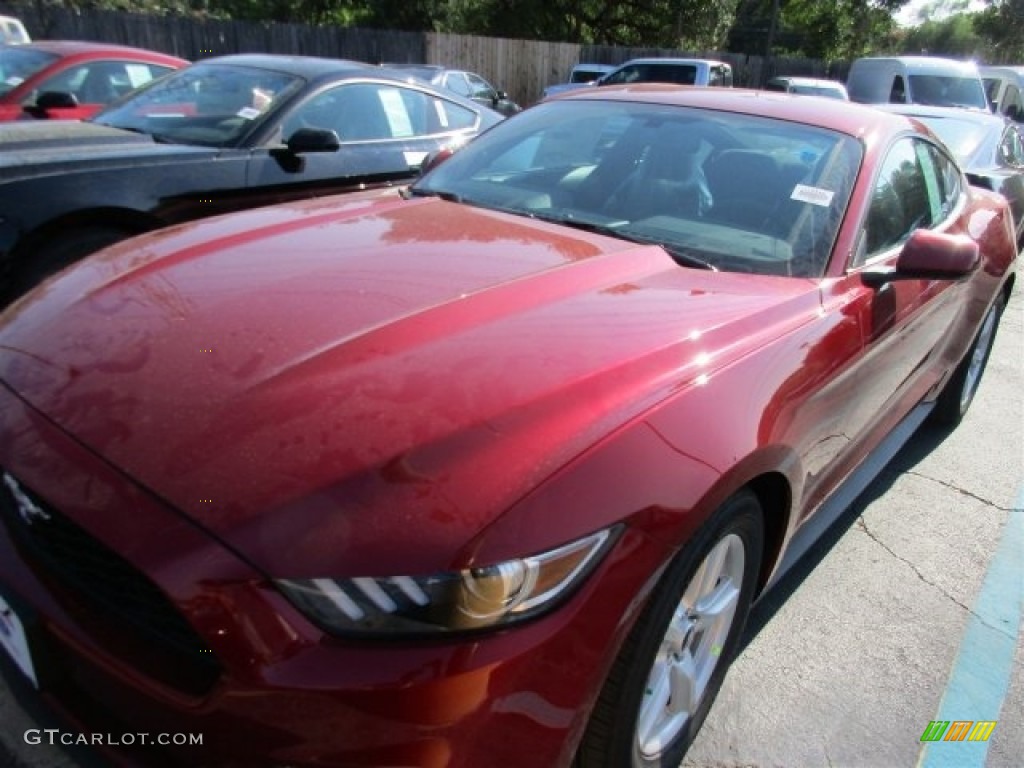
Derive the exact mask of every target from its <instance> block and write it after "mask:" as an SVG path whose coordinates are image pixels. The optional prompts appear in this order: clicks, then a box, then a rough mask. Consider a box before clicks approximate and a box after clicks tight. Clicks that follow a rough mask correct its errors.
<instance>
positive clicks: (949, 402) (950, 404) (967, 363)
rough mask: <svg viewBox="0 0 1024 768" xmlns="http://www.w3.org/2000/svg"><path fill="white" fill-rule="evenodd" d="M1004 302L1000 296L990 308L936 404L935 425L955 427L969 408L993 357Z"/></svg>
mask: <svg viewBox="0 0 1024 768" xmlns="http://www.w3.org/2000/svg"><path fill="white" fill-rule="evenodd" d="M1005 303H1006V302H1005V299H1004V297H1003V295H1002V294H999V296H997V297H996V300H995V301H994V302H992V306H991V307H989V310H988V312H987V313H986V315H985V319H984V320H982V322H981V328H979V329H978V335H977V336H976V337H975V338H974V342H973V343H972V344H971V348H970V349H969V350H968V351H967V354H966V355H964V359H963V360H961V361H960V364H959V365H957V367H956V370H955V371H954V372H953V375H952V376H951V377H950V379H949V381H947V382H946V385H945V386H944V387H943V388H942V392H940V393H939V396H938V398H937V399H936V401H935V408H934V409H933V410H932V412H931V414H930V416H931V419H932V421H933V422H934V423H936V424H942V425H944V426H947V427H955V426H956V425H957V424H959V423H960V421H961V419H963V417H964V414H966V413H967V409H968V408H970V407H971V402H973V400H974V395H975V394H976V393H977V391H978V385H979V384H981V375H982V374H983V373H984V372H985V366H986V365H987V364H988V358H989V355H991V354H992V344H993V342H995V338H996V331H997V330H998V328H999V319H1000V317H1001V316H1002V314H1003V307H1004V306H1005Z"/></svg>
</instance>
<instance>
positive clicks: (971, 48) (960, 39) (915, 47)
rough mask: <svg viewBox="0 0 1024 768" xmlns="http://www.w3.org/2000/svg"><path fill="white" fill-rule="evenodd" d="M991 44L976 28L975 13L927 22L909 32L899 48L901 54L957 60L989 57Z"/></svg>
mask: <svg viewBox="0 0 1024 768" xmlns="http://www.w3.org/2000/svg"><path fill="white" fill-rule="evenodd" d="M990 49H991V45H990V43H989V41H988V39H987V38H984V37H982V36H981V35H979V34H978V32H977V30H976V29H975V19H974V14H969V13H958V14H956V15H954V16H949V17H946V18H942V19H939V20H938V21H925V22H924V23H922V24H920V25H918V26H916V27H913V28H911V29H909V30H908V31H907V33H906V37H904V39H903V43H902V45H901V47H900V50H901V52H903V53H910V54H928V55H931V56H949V57H952V58H955V59H971V58H974V59H985V58H988V54H989V51H990Z"/></svg>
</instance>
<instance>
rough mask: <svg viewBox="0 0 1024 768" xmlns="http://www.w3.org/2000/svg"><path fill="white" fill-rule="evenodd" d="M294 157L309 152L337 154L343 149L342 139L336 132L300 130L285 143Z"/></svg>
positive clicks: (319, 129)
mask: <svg viewBox="0 0 1024 768" xmlns="http://www.w3.org/2000/svg"><path fill="white" fill-rule="evenodd" d="M284 145H285V147H287V148H288V151H289V152H291V153H292V154H293V155H301V154H304V153H308V152H337V151H338V150H339V149H341V139H339V138H338V134H337V133H335V132H334V131H330V130H327V129H324V128H299V130H297V131H296V132H295V133H293V134H292V135H291V136H289V137H288V139H287V141H285V143H284Z"/></svg>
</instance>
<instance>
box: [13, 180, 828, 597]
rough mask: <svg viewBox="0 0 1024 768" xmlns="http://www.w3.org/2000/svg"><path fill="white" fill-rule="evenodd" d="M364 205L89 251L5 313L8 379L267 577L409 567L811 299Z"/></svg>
mask: <svg viewBox="0 0 1024 768" xmlns="http://www.w3.org/2000/svg"><path fill="white" fill-rule="evenodd" d="M377 198H378V199H376V200H354V201H352V200H346V199H344V198H342V199H340V200H339V199H335V200H332V201H318V202H309V203H303V204H296V205H292V206H287V207H279V208H271V209H264V210H254V211H250V212H246V213H242V214H236V215H234V216H231V217H227V218H224V219H220V220H217V219H213V220H209V221H207V222H199V223H192V224H188V225H184V226H181V227H177V228H176V229H174V230H170V231H168V232H167V233H164V234H157V235H149V236H144V237H142V238H138V239H136V240H133V241H128V242H126V243H122V244H120V245H118V246H115V247H114V248H111V249H109V250H107V251H106V252H104V253H103V254H101V255H98V256H95V257H93V258H91V259H87V260H85V261H84V262H81V263H80V264H78V265H76V266H75V267H73V268H72V269H70V270H69V271H67V272H65V273H64V274H63V275H61V276H60V277H59V278H58V279H56V280H52V281H50V282H49V283H47V284H45V285H44V286H43V287H42V288H41V289H39V290H37V291H36V292H35V293H33V294H31V295H30V296H29V297H28V298H27V299H26V300H24V301H22V302H20V303H19V304H16V305H15V306H14V307H12V308H11V309H10V310H9V311H8V312H7V314H6V316H5V317H4V320H3V323H2V324H0V376H2V378H3V380H4V381H5V382H6V383H7V384H8V386H10V387H11V388H12V389H13V390H15V391H16V392H17V393H19V395H20V396H21V397H23V398H24V399H26V400H27V401H28V402H30V403H31V404H32V405H34V406H35V407H36V408H37V409H39V410H41V411H42V412H44V413H45V414H47V415H48V416H49V417H50V418H51V419H53V420H54V421H55V422H56V423H58V424H59V425H60V426H61V427H62V428H63V429H65V430H66V431H67V432H69V433H71V434H72V435H74V436H75V437H76V439H78V440H79V441H81V442H82V443H84V444H85V445H87V446H89V447H90V448H91V449H92V450H94V451H95V452H97V453H98V454H100V455H101V456H103V457H104V458H105V459H106V460H108V461H109V462H111V463H113V464H115V465H116V466H118V467H119V468H120V469H122V470H123V471H124V472H126V473H128V474H129V475H131V476H132V477H133V478H134V479H135V480H136V481H138V482H140V483H142V484H143V485H145V486H146V487H148V488H149V489H150V490H151V491H153V492H155V493H156V494H158V495H160V496H161V497H163V498H164V499H166V500H168V501H169V502H170V503H172V504H173V505H174V506H175V507H176V508H178V509H179V510H181V511H182V512H184V513H185V514H187V515H189V516H191V517H192V518H193V519H195V520H197V521H199V522H200V523H201V524H202V525H203V526H205V527H206V528H207V529H208V530H210V531H211V532H213V533H214V534H215V535H217V536H218V537H220V538H221V539H222V540H224V541H225V542H227V543H228V544H230V545H231V546H233V547H234V548H236V549H237V550H238V551H240V552H241V553H242V554H244V555H245V556H246V557H247V558H249V559H250V560H251V561H252V562H253V563H254V564H255V565H257V566H258V567H260V568H262V569H264V570H265V571H266V572H268V573H271V574H272V575H274V576H277V577H284V576H290V577H299V576H308V577H323V576H345V575H385V574H389V572H390V570H393V568H394V564H395V563H396V562H401V563H402V564H403V566H404V567H405V569H406V572H407V573H422V572H430V571H433V570H437V569H438V568H440V567H455V566H459V565H465V564H466V563H467V562H469V561H471V559H472V554H471V548H470V544H471V542H472V540H473V538H474V536H476V535H477V534H478V533H479V532H480V531H482V530H483V529H484V528H485V527H486V526H487V525H488V523H490V522H492V521H493V520H494V519H495V517H496V516H497V515H499V514H501V513H502V512H504V511H505V510H507V509H508V508H509V507H510V506H512V505H513V504H514V503H515V502H516V501H517V500H518V499H519V498H521V497H522V495H523V494H524V493H526V492H527V491H528V490H529V489H530V488H532V487H534V486H536V485H537V484H538V483H540V482H541V481H543V480H544V479H545V478H546V477H548V476H550V475H551V474H552V473H553V472H555V471H556V470H557V469H558V468H559V467H560V466H563V465H564V464H565V463H566V462H568V461H570V460H571V459H572V458H573V457H574V456H576V455H578V454H579V453H580V452H581V451H583V450H585V449H586V447H588V446H590V445H592V444H593V443H594V442H596V441H597V440H599V439H600V438H601V437H602V436H603V435H605V434H607V433H609V432H610V431H612V430H614V429H615V428H616V427H617V426H620V425H621V424H623V423H625V422H627V421H628V420H630V419H633V418H636V417H637V416H638V415H640V414H642V413H643V412H644V411H645V410H646V409H648V408H650V407H651V406H652V405H654V404H655V403H657V402H658V401H660V400H662V399H664V398H665V397H667V396H669V395H671V394H673V393H675V392H678V391H680V390H683V389H685V388H686V387H689V386H699V385H706V386H713V385H714V371H715V370H716V369H717V368H718V367H719V366H722V365H727V364H728V362H729V360H731V359H734V358H735V357H736V356H738V355H743V354H745V353H746V352H748V351H749V350H750V349H752V348H753V347H756V346H757V345H759V344H760V343H763V342H764V341H766V340H767V339H768V338H772V337H774V336H777V335H778V334H780V333H783V332H784V331H785V330H786V329H787V328H791V327H792V326H794V325H795V324H799V323H803V322H807V321H809V320H810V319H811V318H812V317H813V316H814V313H815V311H816V310H817V308H818V295H817V291H816V288H815V286H814V284H813V283H812V282H811V281H806V280H798V279H786V278H765V277H754V276H745V275H728V274H724V273H714V272H707V271H703V270H691V269H684V268H681V267H679V266H677V265H676V264H675V263H674V262H673V261H672V260H671V259H670V258H669V257H668V255H667V254H666V253H665V252H664V251H663V250H662V249H660V248H658V247H653V246H643V245H636V244H632V243H628V242H624V241H621V240H618V239H612V238H608V237H603V236H600V235H595V234H588V233H584V232H579V231H573V230H569V229H566V228H564V227H559V226H554V225H550V224H546V223H543V222H539V221H532V220H529V219H525V218H521V217H514V216H510V215H505V214H501V213H494V212H488V211H484V210H479V209H472V208H467V207H465V206H459V205H455V204H452V203H448V202H443V201H440V200H436V199H423V200H413V201H402V200H401V199H399V198H398V197H397V196H389V197H388V198H386V199H381V198H380V196H379V195H378V196H377ZM126 514H130V511H127V510H126ZM519 554H523V553H519Z"/></svg>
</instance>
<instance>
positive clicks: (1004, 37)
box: [974, 0, 1024, 64]
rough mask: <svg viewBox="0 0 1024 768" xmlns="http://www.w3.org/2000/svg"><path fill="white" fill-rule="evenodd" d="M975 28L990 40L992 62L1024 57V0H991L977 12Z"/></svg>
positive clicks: (1017, 60) (1007, 62)
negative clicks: (984, 7) (986, 6)
mask: <svg viewBox="0 0 1024 768" xmlns="http://www.w3.org/2000/svg"><path fill="white" fill-rule="evenodd" d="M974 28H975V30H976V31H977V32H978V34H980V35H981V36H982V37H984V38H986V39H987V40H989V41H990V43H991V48H990V49H989V50H990V52H991V62H992V63H1000V64H1010V63H1016V62H1019V61H1020V60H1021V59H1024V0H990V2H989V7H988V8H986V9H985V10H984V11H982V12H981V13H979V14H977V15H976V16H975V19H974Z"/></svg>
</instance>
